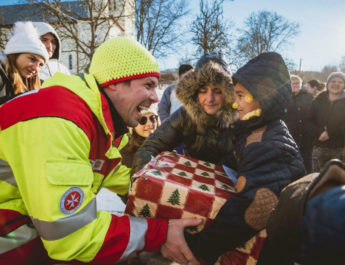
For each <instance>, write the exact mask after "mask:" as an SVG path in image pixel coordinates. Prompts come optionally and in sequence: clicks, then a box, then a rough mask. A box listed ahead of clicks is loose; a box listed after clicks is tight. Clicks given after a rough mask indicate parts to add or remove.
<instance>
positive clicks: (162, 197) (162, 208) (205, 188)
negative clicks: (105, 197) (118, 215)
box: [125, 152, 266, 265]
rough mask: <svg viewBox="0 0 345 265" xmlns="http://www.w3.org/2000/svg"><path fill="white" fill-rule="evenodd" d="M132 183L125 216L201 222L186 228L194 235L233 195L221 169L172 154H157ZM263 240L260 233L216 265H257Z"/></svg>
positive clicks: (232, 186) (229, 181)
mask: <svg viewBox="0 0 345 265" xmlns="http://www.w3.org/2000/svg"><path fill="white" fill-rule="evenodd" d="M133 180H134V182H133V185H132V187H131V190H130V192H129V194H128V202H127V205H126V210H125V213H126V214H129V215H133V216H138V217H149V218H150V217H151V218H165V219H179V218H190V217H198V218H201V219H203V220H204V222H203V223H202V224H201V225H199V226H198V227H192V228H188V229H187V231H188V232H190V233H197V232H199V231H201V230H202V229H203V228H204V226H205V225H208V224H209V223H210V222H212V220H213V219H214V218H215V217H216V215H217V213H218V211H219V209H220V208H221V207H222V205H223V204H224V203H225V201H226V200H227V198H229V197H230V196H232V195H234V194H235V193H236V190H235V185H234V183H233V182H232V181H231V180H230V178H229V177H228V176H227V175H226V173H225V172H224V170H223V167H222V166H220V165H215V164H212V163H208V162H205V161H201V160H197V159H194V158H191V157H185V156H182V155H178V154H176V153H173V152H162V153H161V154H159V155H158V156H157V157H156V158H155V159H152V160H151V161H150V162H149V163H148V164H147V165H146V166H145V167H144V168H143V169H141V170H140V171H138V172H137V173H136V174H135V175H134V176H133ZM265 237H266V234H265V232H262V233H259V234H258V235H257V236H256V237H253V238H252V239H251V240H249V241H248V242H247V243H246V244H245V246H244V247H243V248H239V249H237V250H235V251H231V252H229V253H226V254H224V255H223V256H222V257H221V258H220V259H219V260H218V264H219V265H230V264H232V265H235V264H255V263H252V261H253V260H255V262H256V260H257V258H258V255H259V253H260V250H261V247H262V245H263V242H264V239H265ZM231 253H233V254H231ZM232 256H233V257H232ZM238 262H241V263H238ZM248 262H249V263H248Z"/></svg>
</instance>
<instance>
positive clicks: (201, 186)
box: [199, 184, 210, 191]
mask: <svg viewBox="0 0 345 265" xmlns="http://www.w3.org/2000/svg"><path fill="white" fill-rule="evenodd" d="M199 189H201V190H204V191H210V189H209V188H208V187H207V186H206V185H205V184H202V185H200V186H199Z"/></svg>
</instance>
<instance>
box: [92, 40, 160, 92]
mask: <svg viewBox="0 0 345 265" xmlns="http://www.w3.org/2000/svg"><path fill="white" fill-rule="evenodd" d="M89 73H90V74H92V75H93V76H94V77H95V79H96V80H97V82H98V83H99V84H100V86H101V87H105V86H108V85H110V84H114V83H117V82H121V81H126V80H132V79H139V78H144V77H148V76H156V77H158V78H159V76H160V74H159V69H158V63H157V61H156V60H155V58H154V57H153V56H152V55H151V54H150V53H149V52H148V50H146V48H144V47H143V46H142V45H141V44H140V43H139V42H137V41H136V40H134V39H130V38H126V37H118V38H113V39H110V40H107V41H106V42H104V43H103V44H101V46H99V47H98V49H97V50H96V52H95V54H94V55H93V57H92V60H91V65H90V69H89Z"/></svg>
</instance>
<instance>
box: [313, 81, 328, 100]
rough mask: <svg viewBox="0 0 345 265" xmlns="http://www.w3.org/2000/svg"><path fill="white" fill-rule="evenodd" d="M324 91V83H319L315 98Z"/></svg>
mask: <svg viewBox="0 0 345 265" xmlns="http://www.w3.org/2000/svg"><path fill="white" fill-rule="evenodd" d="M326 90H327V89H326V83H324V82H321V83H320V88H319V89H318V91H316V94H315V97H317V96H318V95H319V94H321V93H322V92H325V91H326Z"/></svg>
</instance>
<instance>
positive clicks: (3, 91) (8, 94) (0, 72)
mask: <svg viewBox="0 0 345 265" xmlns="http://www.w3.org/2000/svg"><path fill="white" fill-rule="evenodd" d="M13 97H14V87H13V85H12V82H11V81H10V79H9V77H8V76H7V74H6V71H5V65H4V64H2V63H1V62H0V105H1V104H3V103H5V102H6V101H8V100H10V99H11V98H13Z"/></svg>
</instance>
